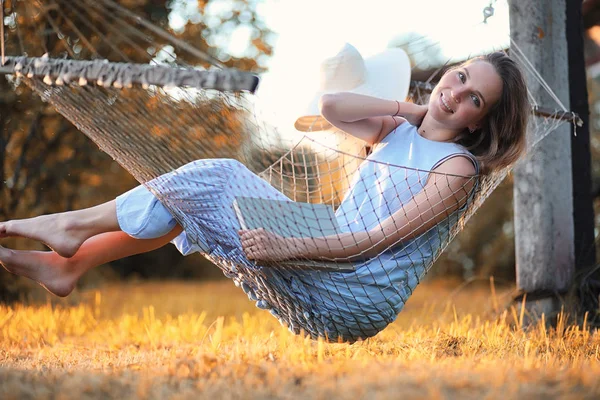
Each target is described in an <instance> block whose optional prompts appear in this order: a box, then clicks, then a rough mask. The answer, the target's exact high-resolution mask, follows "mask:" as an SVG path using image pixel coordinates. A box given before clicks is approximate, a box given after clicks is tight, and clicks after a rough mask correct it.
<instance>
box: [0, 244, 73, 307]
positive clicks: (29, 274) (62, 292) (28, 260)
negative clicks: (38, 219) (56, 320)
mask: <svg viewBox="0 0 600 400" xmlns="http://www.w3.org/2000/svg"><path fill="white" fill-rule="evenodd" d="M0 264H2V266H3V267H4V268H5V269H6V270H7V271H8V272H10V273H13V274H15V275H20V276H24V277H26V278H29V279H32V280H34V281H36V282H37V283H39V284H40V285H41V286H42V287H44V288H45V289H46V290H48V291H49V292H50V293H53V294H55V295H57V296H60V297H65V296H67V295H68V294H70V293H71V292H72V291H73V289H74V288H75V284H76V283H77V280H78V279H79V276H78V273H77V268H75V267H74V266H73V265H71V262H70V260H69V259H66V258H63V257H61V256H59V255H58V254H56V253H55V252H52V251H21V250H11V249H7V248H4V247H2V246H0Z"/></svg>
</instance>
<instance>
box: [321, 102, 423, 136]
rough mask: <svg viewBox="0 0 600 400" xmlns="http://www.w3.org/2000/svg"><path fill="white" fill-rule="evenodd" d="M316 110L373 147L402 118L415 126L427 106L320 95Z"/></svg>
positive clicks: (400, 121)
mask: <svg viewBox="0 0 600 400" xmlns="http://www.w3.org/2000/svg"><path fill="white" fill-rule="evenodd" d="M319 110H320V112H321V115H322V116H323V118H325V119H326V120H327V121H329V123H331V124H332V125H333V126H335V127H337V128H339V129H341V130H343V131H344V132H346V133H349V134H350V135H352V136H355V137H357V138H359V139H362V140H364V141H365V142H367V143H368V144H370V145H373V144H375V143H378V142H379V141H381V140H382V139H383V138H384V137H385V136H386V135H387V134H388V133H390V132H391V131H392V130H394V129H395V128H396V127H397V126H398V125H399V124H400V123H402V122H403V119H406V120H408V122H410V123H411V124H413V125H418V124H419V123H420V122H421V120H422V119H423V117H424V116H425V113H426V112H427V106H419V105H416V104H413V103H405V102H400V101H394V100H385V99H380V98H377V97H371V96H365V95H361V94H356V93H350V92H341V93H334V94H326V95H323V96H321V99H320V102H319Z"/></svg>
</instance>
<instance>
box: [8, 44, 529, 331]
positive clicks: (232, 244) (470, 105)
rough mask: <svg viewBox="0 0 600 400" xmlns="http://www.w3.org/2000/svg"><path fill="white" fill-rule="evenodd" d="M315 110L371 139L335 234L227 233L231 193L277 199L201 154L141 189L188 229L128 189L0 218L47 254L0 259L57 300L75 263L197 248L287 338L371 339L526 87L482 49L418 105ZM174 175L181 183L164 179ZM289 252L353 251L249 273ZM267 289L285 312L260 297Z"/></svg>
mask: <svg viewBox="0 0 600 400" xmlns="http://www.w3.org/2000/svg"><path fill="white" fill-rule="evenodd" d="M320 110H321V113H322V115H323V117H324V118H325V119H327V120H328V121H329V122H330V123H331V124H332V125H334V126H336V127H337V128H339V129H341V130H343V131H345V132H347V133H349V134H351V135H354V136H356V137H358V138H360V139H362V140H364V141H365V142H367V143H368V144H370V145H371V146H372V148H373V151H372V153H371V154H370V155H369V157H368V158H367V160H366V161H365V162H363V163H362V165H361V167H360V168H359V171H358V173H357V174H356V177H355V179H354V181H353V184H352V186H351V189H350V191H349V192H348V193H347V195H346V196H345V198H344V200H343V202H342V204H341V206H340V207H339V209H338V210H337V211H336V217H337V219H338V222H339V224H340V227H341V229H342V230H343V233H340V234H337V235H332V236H325V237H318V238H283V237H280V236H278V235H275V234H272V233H269V232H267V231H265V230H263V229H258V230H250V231H244V230H240V229H239V224H238V222H237V219H236V217H235V214H234V212H233V210H232V202H233V199H234V198H235V196H240V195H249V194H254V195H255V196H256V194H258V196H260V197H264V198H269V199H275V200H284V201H289V199H287V198H286V197H285V196H283V195H282V194H281V193H280V192H278V191H276V190H275V189H274V188H272V187H271V186H270V185H269V184H268V183H267V182H265V181H263V180H262V179H260V178H258V177H257V176H256V175H254V174H252V173H251V172H250V171H248V170H247V169H246V168H245V167H244V166H243V165H241V164H240V163H238V162H235V161H232V160H200V161H197V162H194V163H191V164H188V165H186V166H183V167H182V168H180V169H178V170H177V171H174V172H172V173H169V174H166V175H163V176H161V177H159V178H157V179H155V180H153V181H151V182H149V183H148V184H147V187H148V188H149V189H150V191H152V192H155V193H160V195H161V200H164V199H166V201H168V202H169V205H170V206H172V207H170V208H171V209H176V210H179V212H182V213H184V214H186V216H187V217H188V218H186V220H187V221H192V223H189V226H184V227H181V226H179V225H178V224H177V222H176V221H175V219H174V218H173V217H172V216H171V215H170V214H169V213H168V212H167V211H166V209H165V207H164V206H163V205H162V204H161V203H159V202H158V201H157V200H156V198H155V197H154V196H152V194H151V193H150V191H148V190H147V189H146V188H144V187H142V186H140V187H138V188H136V189H133V190H132V191H130V192H128V193H125V194H124V195H122V196H119V197H118V198H117V199H116V200H114V201H110V202H108V203H105V204H102V205H99V206H96V207H93V208H89V209H84V210H78V211H73V212H68V213H62V214H53V215H45V216H40V217H36V218H31V219H25V220H14V221H8V222H5V223H2V224H0V237H1V236H22V237H27V238H32V239H36V240H39V241H41V242H44V243H46V244H47V245H48V246H49V247H50V248H51V249H53V251H50V252H36V251H13V250H9V249H5V248H0V262H1V263H2V264H3V266H4V267H5V268H6V269H7V270H8V271H10V272H12V273H15V274H18V275H22V276H26V277H28V278H31V279H33V280H35V281H37V282H39V283H40V284H41V285H42V286H44V287H45V288H46V289H48V290H49V291H50V292H52V293H54V294H56V295H59V296H66V295H68V294H69V293H70V292H71V291H72V290H73V288H74V286H75V283H76V282H77V280H78V279H79V278H80V277H81V276H82V275H83V274H84V273H85V272H86V271H87V270H89V269H91V268H93V267H95V266H97V265H100V264H104V263H107V262H110V261H112V260H115V259H119V258H122V257H126V256H129V255H133V254H138V253H142V252H147V251H151V250H154V249H156V248H158V247H161V246H163V245H165V244H167V243H169V242H170V241H173V242H174V243H175V244H176V245H177V247H178V248H179V250H180V251H181V252H182V253H183V254H189V253H190V252H194V251H200V252H202V253H204V254H205V255H206V256H208V257H209V258H211V257H212V258H219V259H221V260H226V261H227V262H229V263H230V264H231V268H230V270H227V271H225V273H226V275H228V276H230V277H232V278H234V281H236V283H238V284H240V285H241V286H242V287H243V288H244V290H245V291H246V292H247V293H248V294H249V297H250V298H252V299H254V300H257V301H258V303H257V306H259V307H261V308H266V309H270V310H271V313H272V314H274V315H275V316H277V317H278V318H280V319H281V320H283V321H284V322H286V323H287V324H289V325H290V328H291V329H292V331H294V332H296V333H298V332H300V331H301V330H303V331H305V332H308V333H310V334H311V335H312V336H313V337H317V336H325V337H327V338H329V339H331V340H337V339H342V340H349V341H354V340H357V339H359V338H366V337H369V336H373V335H375V334H376V333H377V332H379V331H380V330H381V329H383V328H384V327H385V326H387V325H388V324H389V323H390V322H392V321H393V320H394V319H395V318H396V315H397V314H398V312H399V311H400V310H401V309H402V307H403V305H404V303H405V301H406V300H407V298H408V296H410V294H411V293H412V290H414V288H415V287H416V285H417V284H418V282H419V280H420V278H421V277H422V276H423V275H424V274H425V272H426V266H427V264H428V263H429V262H430V261H431V258H432V257H433V256H434V255H435V252H436V250H437V249H439V247H440V246H441V243H442V242H443V240H444V238H445V237H446V236H447V235H448V231H449V227H450V226H452V224H453V223H455V222H456V220H457V219H458V217H459V216H460V213H461V212H462V210H464V208H465V206H466V204H467V202H468V200H469V198H470V197H471V195H472V192H473V188H474V186H475V185H476V178H475V177H476V176H478V175H480V174H487V173H490V172H492V171H493V170H495V169H498V168H501V167H504V166H507V165H509V164H511V163H512V162H514V161H516V160H517V159H518V157H519V156H520V155H521V154H522V152H523V149H524V145H525V129H526V120H527V114H528V107H527V93H526V87H525V82H524V79H523V76H522V74H521V72H520V71H519V69H518V67H517V66H516V64H515V63H514V62H513V60H511V59H510V58H509V57H508V56H506V55H504V54H503V53H493V54H490V55H488V56H484V57H480V58H476V59H473V60H470V61H468V62H467V63H465V64H463V65H461V66H459V67H456V68H453V69H451V70H450V71H448V72H446V73H445V74H444V76H443V77H442V79H441V80H440V82H439V83H438V85H437V86H436V88H435V89H434V91H433V92H432V94H431V98H430V101H429V104H428V105H427V106H417V105H414V104H411V103H402V102H399V101H390V100H383V99H377V98H373V97H368V96H363V95H358V94H353V93H338V94H330V95H324V96H323V97H322V98H321V103H320ZM398 165H402V167H399V166H398ZM429 171H431V172H429ZM399 177H401V178H399ZM181 179H183V180H184V181H185V182H186V184H185V185H184V186H182V185H181V184H177V183H176V181H178V180H181ZM140 215H142V216H144V217H143V218H141V219H140V218H139V216H140ZM190 217H191V218H190ZM180 220H181V219H180ZM291 258H309V259H320V258H326V259H332V258H333V259H336V260H352V261H354V262H355V263H356V270H355V271H354V272H352V273H339V272H318V271H294V270H292V271H290V270H283V269H277V267H271V268H259V269H257V268H256V266H255V264H254V263H253V262H252V260H285V259H291ZM236 265H237V266H239V265H242V266H246V267H247V271H246V273H245V274H240V273H239V269H238V268H237V267H236ZM248 275H249V276H251V278H252V279H250V280H248V279H246V278H247V277H248ZM272 291H277V293H279V295H278V296H280V297H282V298H285V299H286V301H287V303H286V306H285V307H283V306H281V305H280V304H279V303H277V299H275V301H273V298H272V297H269V296H270V294H271V292H272Z"/></svg>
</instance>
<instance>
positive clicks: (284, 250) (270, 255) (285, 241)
mask: <svg viewBox="0 0 600 400" xmlns="http://www.w3.org/2000/svg"><path fill="white" fill-rule="evenodd" d="M238 233H239V235H240V240H241V241H242V248H243V250H244V253H246V257H248V259H249V260H265V261H280V260H289V259H290V258H294V257H296V256H297V255H296V254H295V253H294V250H295V249H296V245H295V243H294V240H293V239H291V238H284V237H282V236H279V235H277V234H275V233H272V232H269V231H267V230H265V229H262V228H260V229H252V230H244V229H242V230H240V231H239V232H238Z"/></svg>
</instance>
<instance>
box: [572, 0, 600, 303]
mask: <svg viewBox="0 0 600 400" xmlns="http://www.w3.org/2000/svg"><path fill="white" fill-rule="evenodd" d="M581 8H582V0H571V1H569V2H568V3H567V25H566V33H567V48H568V52H569V53H568V54H569V89H570V90H569V92H570V98H569V100H570V102H571V110H572V111H573V112H575V113H577V115H579V117H580V118H581V120H582V121H583V126H581V127H578V128H577V136H575V135H574V134H573V135H571V153H572V156H571V160H572V164H573V219H574V229H575V267H576V269H577V270H578V272H579V271H581V273H582V274H581V275H582V276H587V279H588V280H591V279H592V278H593V279H595V280H596V281H598V280H599V276H600V273H596V274H595V276H593V277H592V276H589V274H588V273H586V271H589V269H590V268H593V267H594V266H595V264H596V246H595V243H594V227H595V224H594V206H593V201H594V199H593V194H592V166H591V164H592V161H591V152H590V126H589V122H590V110H589V105H588V91H587V80H586V71H585V58H584V54H583V17H582V9H581ZM574 129H575V128H574V126H573V125H571V131H573V130H574ZM578 275H579V274H578ZM582 283H583V286H584V287H587V290H584V291H582V293H580V294H579V295H580V297H581V299H580V301H581V304H582V306H583V307H582V310H581V311H590V312H592V313H593V312H595V310H596V309H597V308H598V296H599V295H600V293H598V289H599V288H598V287H597V286H595V287H594V286H593V285H589V284H587V282H582Z"/></svg>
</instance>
